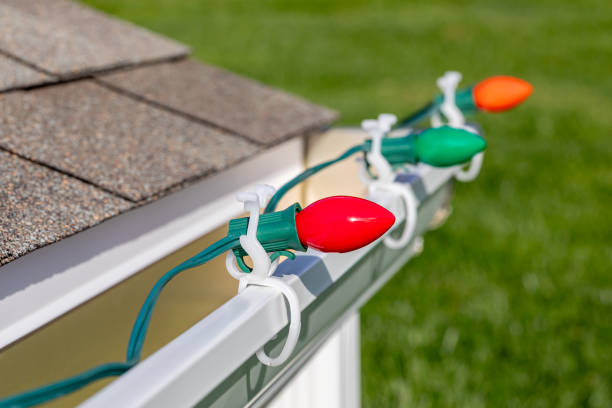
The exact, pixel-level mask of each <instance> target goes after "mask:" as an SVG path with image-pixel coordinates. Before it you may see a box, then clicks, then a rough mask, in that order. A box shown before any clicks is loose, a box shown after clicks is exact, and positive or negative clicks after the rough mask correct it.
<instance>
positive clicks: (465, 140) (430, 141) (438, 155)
mask: <svg viewBox="0 0 612 408" xmlns="http://www.w3.org/2000/svg"><path fill="white" fill-rule="evenodd" d="M486 147H487V142H486V141H485V140H484V139H483V138H482V137H480V136H479V135H477V134H475V133H472V132H468V131H467V130H464V129H457V128H453V127H450V126H441V127H439V128H431V129H427V130H425V131H424V132H422V133H420V134H418V135H417V137H416V140H415V142H414V151H415V156H416V158H417V160H418V161H421V162H424V163H427V164H429V165H432V166H436V167H448V166H454V165H457V164H462V163H465V162H467V161H469V160H470V159H471V158H472V157H474V155H476V154H478V153H480V152H482V151H484V149H485V148H486Z"/></svg>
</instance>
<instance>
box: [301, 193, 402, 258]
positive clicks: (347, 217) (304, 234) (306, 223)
mask: <svg viewBox="0 0 612 408" xmlns="http://www.w3.org/2000/svg"><path fill="white" fill-rule="evenodd" d="M394 222H395V216H394V215H393V213H391V212H390V211H389V210H387V209H386V208H384V207H381V206H380V205H378V204H376V203H373V202H371V201H368V200H364V199H363V198H358V197H350V196H334V197H328V198H324V199H322V200H319V201H316V202H314V203H312V204H310V205H309V206H308V207H306V208H304V209H303V210H302V211H300V212H298V213H297V214H296V216H295V223H296V227H297V233H298V237H299V239H300V242H301V243H302V245H304V246H305V247H310V248H315V249H318V250H320V251H323V252H349V251H354V250H355V249H359V248H361V247H363V246H366V245H368V244H369V243H371V242H372V241H374V240H376V239H377V238H379V237H380V236H381V235H383V234H384V233H385V232H387V230H388V229H389V228H391V226H392V225H393V223H394Z"/></svg>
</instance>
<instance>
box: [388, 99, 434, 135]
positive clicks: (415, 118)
mask: <svg viewBox="0 0 612 408" xmlns="http://www.w3.org/2000/svg"><path fill="white" fill-rule="evenodd" d="M438 108H439V106H438V104H437V103H436V102H430V103H428V104H427V105H425V106H423V107H422V108H421V109H419V110H418V111H416V112H414V113H412V114H410V115H408V116H406V117H405V118H403V119H402V120H400V121H398V122H397V124H396V125H395V126H394V128H396V129H403V128H407V127H411V126H414V125H416V124H417V123H419V122H420V121H422V120H425V119H427V118H429V117H430V116H431V115H432V114H433V113H434V112H435V111H436V110H437V109H438Z"/></svg>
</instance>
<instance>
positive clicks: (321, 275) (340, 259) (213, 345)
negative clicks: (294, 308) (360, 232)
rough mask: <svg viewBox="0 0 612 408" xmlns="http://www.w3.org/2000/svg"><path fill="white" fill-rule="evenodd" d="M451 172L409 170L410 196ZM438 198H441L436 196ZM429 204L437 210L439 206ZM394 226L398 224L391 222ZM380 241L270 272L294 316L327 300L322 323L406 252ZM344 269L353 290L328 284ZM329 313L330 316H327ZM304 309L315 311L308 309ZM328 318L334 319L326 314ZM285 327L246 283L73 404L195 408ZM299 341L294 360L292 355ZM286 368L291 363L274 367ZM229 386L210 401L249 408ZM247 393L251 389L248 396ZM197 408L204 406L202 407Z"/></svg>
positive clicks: (423, 223) (266, 297)
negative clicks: (291, 299) (293, 302)
mask: <svg viewBox="0 0 612 408" xmlns="http://www.w3.org/2000/svg"><path fill="white" fill-rule="evenodd" d="M457 170H458V168H457V167H452V168H447V169H435V168H432V167H429V166H422V167H419V168H418V169H417V173H416V174H415V176H416V177H413V178H411V179H410V180H411V181H410V182H408V184H409V185H410V186H411V187H412V188H413V190H414V191H415V193H416V195H417V198H418V199H419V200H420V201H421V202H424V201H427V199H429V198H430V197H432V196H433V195H435V194H436V192H437V191H438V190H440V189H441V187H442V186H444V185H445V184H447V183H448V182H449V181H450V180H451V179H452V178H453V176H454V174H455V172H456V171H457ZM438 199H439V200H441V198H440V197H438ZM377 200H378V201H379V203H381V204H383V205H385V206H387V207H388V208H390V207H394V206H396V205H398V203H396V202H395V201H394V200H396V199H394V198H392V197H389V196H386V197H383V196H380V197H377ZM385 200H386V202H385ZM436 205H437V206H439V205H440V203H439V202H438V203H437V204H436ZM434 210H435V209H434ZM428 211H430V214H429V215H428V217H423V218H422V219H421V218H419V223H418V224H417V233H419V234H421V233H423V232H425V230H426V229H427V227H428V224H429V221H430V220H431V218H433V213H431V211H432V208H428ZM398 218H401V217H398ZM396 226H401V224H400V223H398V224H396ZM381 240H382V238H381V239H379V240H377V241H376V242H374V243H372V244H370V245H368V246H366V247H364V248H361V249H359V250H357V251H353V252H349V253H344V254H337V253H332V254H325V253H321V252H316V251H309V252H307V253H306V254H299V253H298V254H296V255H297V258H296V260H294V261H287V262H283V263H281V265H280V266H279V268H278V269H277V271H276V273H275V274H276V275H278V276H282V279H283V280H284V281H285V282H286V283H288V284H289V285H291V287H292V288H293V289H294V290H295V291H296V294H297V295H298V298H299V302H300V307H301V309H302V311H304V310H305V309H307V308H308V307H309V306H310V305H313V307H315V305H316V304H317V302H319V301H323V302H325V301H327V302H329V303H330V304H328V305H325V307H324V309H325V310H322V311H319V312H318V313H319V314H318V316H319V319H320V316H321V315H326V314H327V315H326V318H329V319H331V318H335V317H334V316H336V315H337V313H345V314H350V313H353V312H354V310H348V309H349V308H357V307H359V306H361V305H362V304H363V303H364V302H365V301H366V300H367V299H368V298H369V297H370V296H372V295H373V293H375V292H376V291H377V290H378V289H379V288H380V287H382V285H384V283H385V282H387V281H388V279H390V278H391V276H393V274H394V273H395V272H396V271H397V270H398V269H399V268H401V266H402V265H403V263H404V262H406V261H407V259H409V257H410V256H411V255H412V250H411V249H410V248H406V249H400V250H390V249H388V248H385V247H384V245H383V244H382V242H381ZM351 269H358V270H359V271H360V272H359V273H360V274H361V285H362V286H361V287H359V288H357V286H356V285H355V284H353V283H355V281H351V283H349V281H348V280H347V281H346V282H344V284H343V285H340V286H337V285H334V283H335V282H338V281H339V280H340V279H341V278H345V277H350V272H351ZM375 271H378V272H375ZM370 273H371V274H372V276H371V279H370V278H366V279H365V282H366V283H364V274H365V275H366V276H368V274H370ZM351 285H352V286H351ZM363 285H365V287H364V286H363ZM332 287H335V288H336V290H337V291H342V290H344V291H345V293H350V296H349V295H347V299H341V297H342V296H340V295H338V297H335V295H333V296H331V298H333V299H331V300H330V296H324V294H325V292H326V291H329V290H330V289H331V288H332ZM351 291H352V292H351ZM319 298H321V299H319ZM353 299H357V300H356V301H355V300H353ZM343 302H344V303H343ZM332 303H333V304H332ZM311 309H312V308H311ZM332 309H333V310H335V311H334V312H332ZM311 312H312V313H313V314H314V313H317V312H313V311H312V310H311ZM330 313H336V314H335V315H333V316H332V315H329V314H330ZM304 319H309V320H308V322H307V323H306V324H305V323H304V321H303V325H302V332H303V333H302V335H301V336H300V337H301V339H300V342H302V343H303V342H305V341H306V342H308V341H310V340H313V339H314V338H315V337H314V336H316V333H313V331H314V330H315V329H314V328H313V327H314V326H317V324H318V323H317V322H316V321H315V320H316V319H315V318H314V317H312V319H315V320H312V319H310V318H309V317H307V316H304V315H303V320H304ZM323 320H325V319H323ZM319 323H320V322H319ZM287 324H288V316H287V310H286V306H285V301H284V298H283V296H282V295H281V294H280V293H279V292H277V291H275V290H273V289H271V288H266V287H257V286H250V287H248V288H247V289H245V290H244V291H243V292H241V293H240V294H239V295H237V296H235V297H233V298H232V299H230V300H229V301H228V302H226V303H225V304H223V305H222V306H221V307H220V308H218V309H217V310H215V311H214V312H213V313H211V314H210V315H208V316H207V317H206V318H204V319H203V320H201V321H200V322H198V323H196V324H195V325H194V326H193V327H191V328H190V329H189V330H187V331H186V332H185V333H183V334H182V335H180V336H179V337H177V338H176V339H174V340H173V341H172V342H170V343H169V344H167V345H166V346H165V347H163V348H162V349H160V350H158V351H157V352H156V353H154V354H153V355H151V356H150V357H149V358H147V359H146V360H144V361H143V362H142V363H140V364H138V365H137V366H135V367H134V368H133V369H131V370H130V371H128V372H127V373H125V374H124V375H122V376H121V377H120V378H119V379H117V380H116V381H114V382H113V383H111V384H110V385H109V386H107V387H106V388H104V389H103V390H102V391H100V392H99V393H97V394H96V395H94V396H93V397H92V398H90V399H89V400H87V401H85V402H84V403H83V404H82V405H81V406H80V407H81V408H106V407H109V406H123V407H130V408H136V407H168V406H173V407H191V406H194V405H195V404H198V402H200V403H202V399H203V398H204V397H206V396H207V395H209V394H210V393H211V392H213V390H216V389H217V387H219V386H220V384H221V383H223V382H224V381H237V380H227V379H228V377H229V376H230V375H231V374H232V373H235V372H236V370H238V368H240V367H241V366H243V365H244V364H249V363H248V361H249V359H252V358H253V354H254V353H255V352H256V351H257V350H258V349H259V348H260V347H262V346H263V345H265V344H266V343H267V342H268V341H270V340H271V339H273V338H274V337H275V336H276V335H277V334H278V333H279V331H281V329H283V328H284V327H285V326H286V325H287ZM321 324H322V323H321ZM326 324H327V323H326ZM332 324H333V323H332ZM309 327H310V328H309ZM321 330H322V329H321ZM311 336H313V337H311ZM299 344H300V343H298V352H297V353H296V356H294V358H298V357H299V355H300V351H299V348H300V346H299ZM304 347H307V346H304V345H302V348H304ZM254 364H255V366H258V365H259V364H258V363H254ZM290 366H291V362H290V363H289V364H288V365H287V366H285V367H284V368H281V369H280V370H284V369H287V368H288V367H290ZM253 370H258V371H259V372H260V373H262V372H264V373H265V370H268V374H263V375H264V376H265V377H267V378H268V377H269V376H273V375H275V373H276V377H274V378H275V379H278V377H279V376H282V371H281V372H279V371H278V370H277V369H275V368H270V367H260V368H257V367H255V368H253ZM262 370H263V371H262ZM247 381H248V380H247ZM250 381H251V386H253V385H252V382H253V381H256V380H254V379H251V380H250ZM273 381H274V380H272V379H268V384H266V385H263V386H260V387H261V389H262V392H263V390H264V388H267V387H268V386H269V383H270V382H273ZM230 388H231V384H230V385H229V388H228V389H227V390H226V391H225V392H224V393H223V395H222V397H221V399H217V400H216V402H215V404H214V405H215V406H227V407H229V406H244V405H245V404H246V403H250V404H253V398H255V399H260V398H261V397H258V396H250V397H249V396H248V395H246V393H247V390H245V388H248V387H239V388H240V392H239V393H238V394H241V395H238V394H233V395H232V392H231V390H230ZM253 391H256V390H250V391H249V392H253ZM258 395H259V394H258ZM203 405H206V406H207V403H203ZM256 405H257V404H256Z"/></svg>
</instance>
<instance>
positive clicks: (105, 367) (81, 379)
mask: <svg viewBox="0 0 612 408" xmlns="http://www.w3.org/2000/svg"><path fill="white" fill-rule="evenodd" d="M238 244H239V241H238V239H236V238H232V237H225V238H223V239H221V240H219V241H217V242H215V243H214V244H212V245H211V246H209V247H208V248H206V249H205V250H203V251H202V252H200V253H199V254H197V255H195V256H193V257H191V258H189V259H188V260H186V261H184V262H183V263H181V264H180V265H178V266H175V267H174V268H172V269H171V270H169V271H168V272H166V273H165V274H164V275H163V276H162V277H161V278H160V279H159V280H158V281H157V282H156V283H155V285H154V286H153V288H152V289H151V291H150V292H149V295H148V296H147V299H146V300H145V302H144V303H143V305H142V307H141V308H140V312H139V313H138V317H137V318H136V321H135V322H134V326H133V327H132V334H131V336H130V341H129V343H128V349H127V353H126V361H125V362H113V363H107V364H102V365H99V366H96V367H94V368H91V369H89V370H87V371H84V372H82V373H79V374H77V375H74V376H72V377H68V378H65V379H63V380H60V381H57V382H54V383H52V384H48V385H45V386H42V387H39V388H36V389H33V390H29V391H26V392H24V393H21V394H17V395H13V396H10V397H7V398H4V399H0V408H14V407H31V406H34V405H38V404H42V403H44V402H48V401H51V400H53V399H55V398H58V397H61V396H63V395H66V394H69V393H71V392H73V391H76V390H78V389H80V388H83V387H85V386H86V385H88V384H90V383H92V382H94V381H97V380H99V379H102V378H106V377H115V376H119V375H121V374H123V373H125V372H126V371H128V370H129V369H131V368H132V367H134V366H135V365H136V364H137V363H138V362H139V361H140V355H141V352H142V347H143V345H144V340H145V337H146V335H147V329H148V327H149V322H150V321H151V316H152V315H153V309H154V307H155V302H157V299H158V298H159V295H160V294H161V291H162V290H163V288H164V287H165V286H166V285H167V284H168V282H170V281H171V280H172V278H174V277H175V276H177V275H178V274H180V273H181V272H183V271H185V270H187V269H191V268H194V267H196V266H199V265H202V264H204V263H206V262H208V261H210V260H211V259H213V258H215V257H217V256H219V255H221V254H222V253H224V252H226V251H229V250H230V249H232V248H234V247H235V246H236V245H238Z"/></svg>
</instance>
